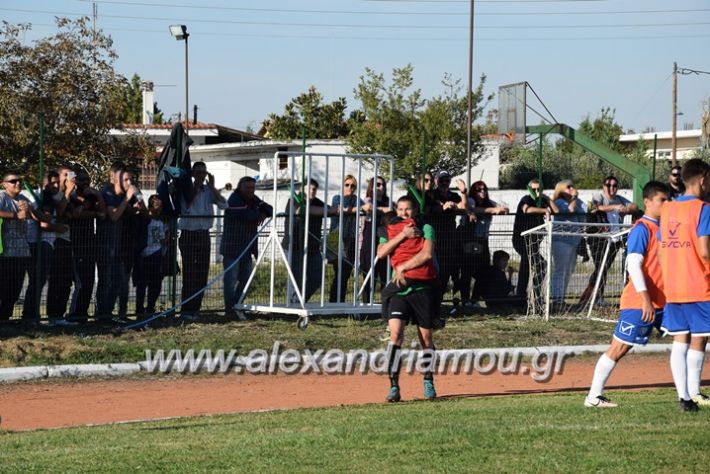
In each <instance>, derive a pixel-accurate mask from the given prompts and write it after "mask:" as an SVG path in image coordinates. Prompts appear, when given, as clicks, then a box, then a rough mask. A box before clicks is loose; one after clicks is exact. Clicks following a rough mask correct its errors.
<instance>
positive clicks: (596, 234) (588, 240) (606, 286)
mask: <svg viewBox="0 0 710 474" xmlns="http://www.w3.org/2000/svg"><path fill="white" fill-rule="evenodd" d="M630 229H631V225H630V224H609V223H593V222H570V221H561V220H552V221H548V222H546V223H544V224H541V225H539V226H537V227H535V228H533V229H530V230H528V231H525V232H523V233H522V234H521V235H522V236H523V238H524V239H525V249H526V253H527V255H526V256H527V263H528V265H529V275H530V277H529V279H528V288H527V302H528V312H527V314H528V316H530V317H540V318H545V319H546V320H547V319H549V318H551V317H552V318H589V319H599V320H604V321H614V320H616V319H617V317H618V310H619V298H620V296H621V291H622V290H623V287H624V284H625V282H626V272H625V269H624V257H625V253H626V252H625V250H626V235H627V234H628V233H629V230H630Z"/></svg>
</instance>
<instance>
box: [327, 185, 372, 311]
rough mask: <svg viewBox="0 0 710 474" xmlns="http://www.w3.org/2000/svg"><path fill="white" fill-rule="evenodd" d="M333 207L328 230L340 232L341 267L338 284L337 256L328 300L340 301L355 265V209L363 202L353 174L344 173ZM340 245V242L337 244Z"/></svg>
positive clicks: (342, 298) (343, 298) (342, 299)
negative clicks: (334, 210) (341, 247)
mask: <svg viewBox="0 0 710 474" xmlns="http://www.w3.org/2000/svg"><path fill="white" fill-rule="evenodd" d="M331 204H332V207H333V209H337V210H338V214H336V215H335V216H334V217H333V218H331V219H330V232H331V233H334V232H340V234H339V238H340V241H341V242H342V246H343V259H342V267H340V284H339V285H338V276H339V275H338V273H339V272H338V269H339V265H340V262H339V261H338V259H337V257H336V259H335V261H334V262H333V272H334V274H335V278H333V282H332V284H331V285H330V298H329V300H330V302H331V303H335V302H341V301H345V300H346V295H347V294H348V281H350V274H351V273H352V271H353V267H354V266H355V250H356V249H355V238H356V236H357V232H358V229H357V228H356V221H357V215H356V213H357V211H358V209H362V205H363V204H364V203H363V202H362V200H361V199H360V198H359V197H358V196H357V180H356V179H355V177H354V176H353V175H350V174H349V175H346V176H345V179H344V180H343V193H342V195H340V194H336V195H335V196H333V200H332V201H331ZM341 208H342V213H343V222H342V226H341V225H340V210H341ZM339 245H340V244H339ZM338 291H340V299H338Z"/></svg>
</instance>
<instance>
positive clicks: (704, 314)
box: [659, 159, 710, 411]
mask: <svg viewBox="0 0 710 474" xmlns="http://www.w3.org/2000/svg"><path fill="white" fill-rule="evenodd" d="M708 173H710V165H708V164H707V163H705V162H704V161H702V160H700V159H692V160H688V162H687V163H685V165H683V170H682V176H683V182H684V183H685V194H683V195H682V196H679V197H677V198H676V199H675V200H674V201H671V202H669V203H668V204H666V205H665V206H664V208H663V210H662V211H661V222H660V230H659V236H660V237H659V240H660V243H659V259H660V264H661V269H662V271H663V284H664V291H665V294H666V307H665V311H664V318H663V326H662V327H663V330H664V331H665V332H666V333H667V334H670V335H672V336H673V347H672V349H671V361H670V362H671V373H672V374H673V382H674V383H675V386H676V390H677V391H678V397H679V399H680V401H679V403H680V407H681V409H682V410H683V411H697V410H698V405H701V406H710V398H708V397H707V396H705V395H703V394H702V393H701V392H700V380H701V375H702V368H703V362H704V359H705V346H706V344H707V341H708V336H709V335H710V205H708V204H707V203H706V202H705V201H703V199H704V198H705V197H707V196H708V191H709V190H710V176H708Z"/></svg>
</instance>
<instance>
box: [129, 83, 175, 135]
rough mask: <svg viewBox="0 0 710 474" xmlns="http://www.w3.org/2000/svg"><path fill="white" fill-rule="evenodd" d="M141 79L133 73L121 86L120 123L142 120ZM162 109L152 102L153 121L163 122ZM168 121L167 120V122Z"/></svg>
mask: <svg viewBox="0 0 710 474" xmlns="http://www.w3.org/2000/svg"><path fill="white" fill-rule="evenodd" d="M142 83H143V81H142V80H141V77H140V76H139V75H138V74H133V77H131V80H130V81H126V84H125V86H124V88H123V113H122V115H121V123H142V122H143V87H142ZM163 120H164V118H163V111H162V110H160V109H159V108H158V103H157V102H153V123H154V124H162V123H163ZM168 123H169V122H168Z"/></svg>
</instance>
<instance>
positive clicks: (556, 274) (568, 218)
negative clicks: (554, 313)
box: [552, 179, 587, 305]
mask: <svg viewBox="0 0 710 474" xmlns="http://www.w3.org/2000/svg"><path fill="white" fill-rule="evenodd" d="M552 200H553V201H554V202H555V204H556V205H557V208H558V209H559V212H558V213H557V214H556V215H555V222H584V221H585V214H586V213H587V205H586V204H584V202H583V201H582V200H581V199H579V198H578V197H577V188H575V186H574V184H573V183H572V181H571V180H569V179H566V180H563V181H560V182H559V183H557V185H556V186H555V192H554V193H553V194H552ZM572 230H577V228H573V229H572ZM581 240H582V236H581V235H555V236H553V237H552V263H553V269H552V303H553V304H555V305H562V304H564V300H565V294H566V293H567V285H569V280H570V278H571V276H572V273H574V268H575V266H576V265H577V247H578V246H579V243H580V241H581Z"/></svg>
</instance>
